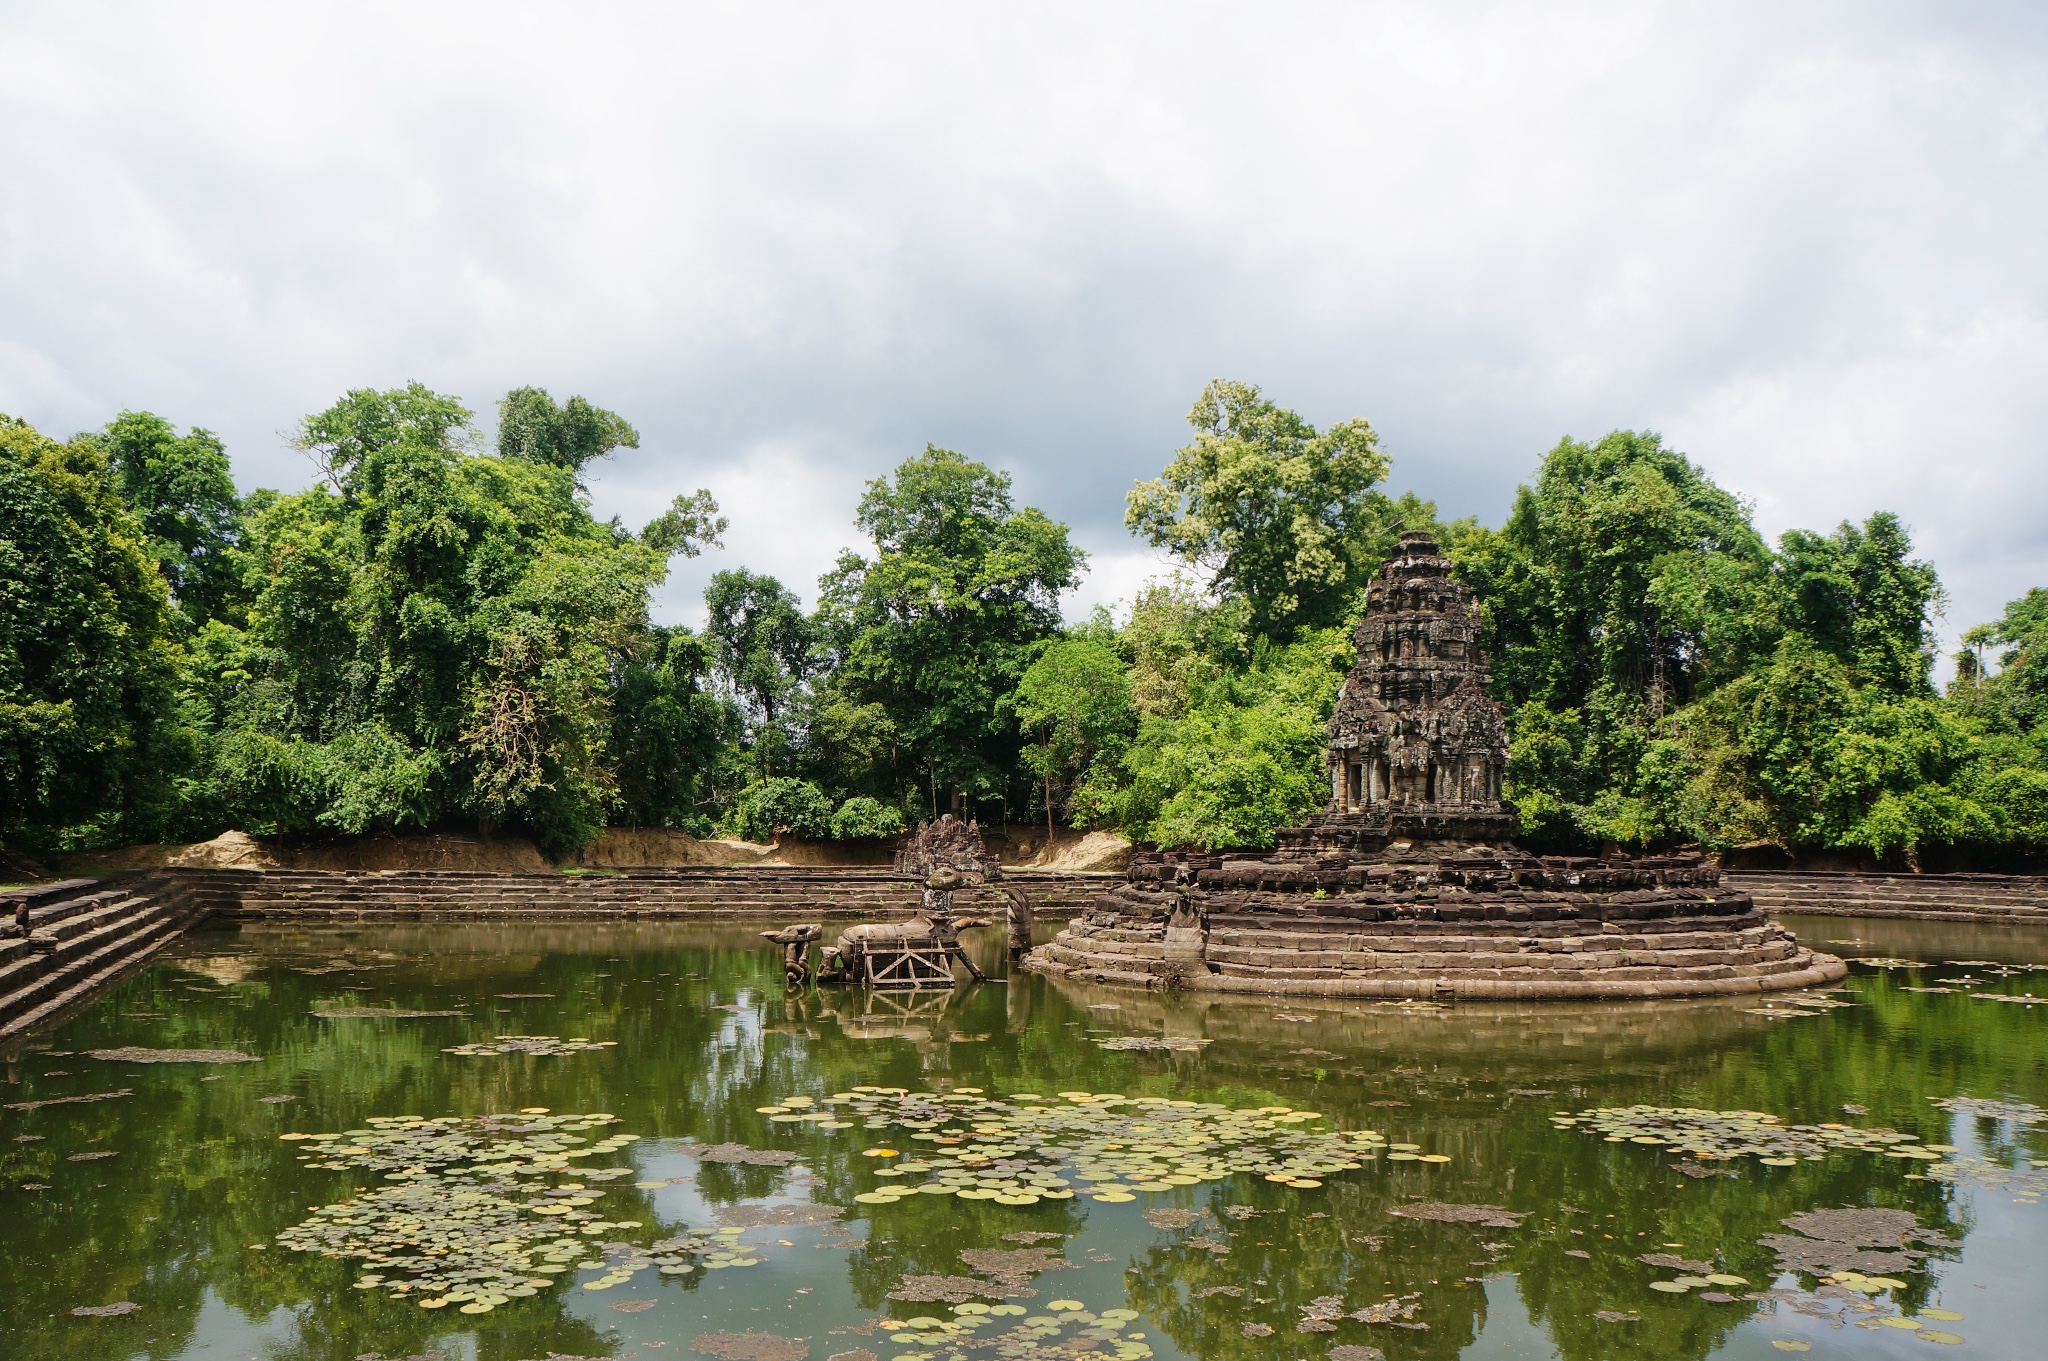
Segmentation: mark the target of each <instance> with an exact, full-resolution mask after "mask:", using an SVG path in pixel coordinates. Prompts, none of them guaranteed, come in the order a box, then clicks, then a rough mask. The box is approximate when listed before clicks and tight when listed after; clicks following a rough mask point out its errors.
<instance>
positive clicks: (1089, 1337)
mask: <svg viewBox="0 0 2048 1361" xmlns="http://www.w3.org/2000/svg"><path fill="white" fill-rule="evenodd" d="M1137 1321H1138V1312H1137V1310H1135V1309H1104V1310H1102V1311H1101V1312H1099V1313H1097V1312H1094V1311H1092V1310H1090V1309H1089V1308H1088V1307H1087V1306H1086V1305H1084V1304H1082V1303H1081V1301H1079V1300H1053V1301H1052V1302H1051V1303H1049V1304H1047V1305H1046V1306H1045V1309H1044V1311H1043V1312H1041V1313H1032V1312H1031V1311H1029V1310H1027V1309H1025V1308H1024V1306H1023V1305H1020V1304H982V1303H979V1302H973V1303H968V1304H956V1305H954V1306H953V1308H952V1311H951V1316H950V1317H940V1316H937V1315H931V1314H921V1315H919V1316H918V1317H916V1318H909V1319H893V1318H885V1319H882V1320H880V1321H879V1323H878V1326H879V1327H881V1328H882V1329H884V1330H886V1331H887V1332H888V1334H889V1337H890V1338H891V1340H893V1341H894V1342H896V1343H897V1344H899V1345H903V1346H906V1347H907V1350H904V1351H901V1352H899V1353H897V1354H896V1355H895V1357H894V1358H893V1359H892V1361H968V1358H969V1356H970V1354H971V1353H980V1354H987V1353H993V1354H994V1355H996V1356H1000V1357H1016V1358H1024V1357H1036V1356H1042V1355H1047V1354H1054V1355H1060V1356H1071V1355H1074V1354H1077V1353H1079V1352H1082V1351H1086V1352H1088V1353H1089V1354H1090V1355H1094V1356H1101V1357H1105V1358H1115V1361H1145V1358H1147V1357H1149V1356H1151V1355H1152V1347H1151V1344H1150V1343H1149V1342H1148V1341H1147V1340H1146V1336H1145V1334H1144V1333H1142V1332H1135V1331H1132V1330H1131V1325H1133V1324H1134V1323H1136V1322H1137ZM997 1329H1001V1331H1000V1332H998V1331H996V1330H997Z"/></svg>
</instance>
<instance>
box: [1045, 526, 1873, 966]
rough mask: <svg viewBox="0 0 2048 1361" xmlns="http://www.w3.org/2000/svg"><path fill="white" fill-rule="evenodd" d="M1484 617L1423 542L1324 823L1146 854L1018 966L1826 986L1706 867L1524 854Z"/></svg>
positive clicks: (1335, 733)
mask: <svg viewBox="0 0 2048 1361" xmlns="http://www.w3.org/2000/svg"><path fill="white" fill-rule="evenodd" d="M1479 623H1480V619H1479V606H1478V604H1477V602H1476V601H1474V599H1473V598H1472V592H1471V591H1470V590H1468V589H1467V588H1466V587H1465V586H1463V585H1462V584H1460V583H1459V582H1456V581H1454V580H1452V579H1451V564H1450V562H1449V560H1448V559H1446V558H1445V557H1444V556H1443V555H1442V554H1441V553H1439V552H1438V551H1437V545H1436V541H1435V539H1433V538H1432V537H1431V536H1430V535H1428V534H1404V535H1402V536H1401V545H1400V547H1399V548H1397V549H1395V550H1394V555H1393V556H1392V557H1391V558H1389V559H1388V560H1387V563H1386V566H1385V567H1384V568H1382V569H1381V571H1380V575H1379V577H1378V578H1377V579H1376V580H1374V581H1373V583H1372V585H1371V586H1370V587H1369V588H1368V591H1367V596H1366V611H1365V622H1364V623H1362V624H1360V625H1359V626H1358V631H1357V633H1356V634H1355V635H1354V636H1355V638H1356V640H1357V643H1358V664H1357V665H1356V666H1354V667H1352V668H1351V671H1350V674H1349V675H1347V676H1346V677H1345V678H1344V686H1343V689H1342V690H1341V691H1340V692H1339V694H1338V698H1337V706H1336V710H1335V712H1334V713H1333V714H1332V715H1331V717H1330V740H1329V745H1328V748H1327V750H1326V752H1325V761H1326V766H1325V770H1326V772H1327V774H1328V776H1329V781H1330V783H1329V790H1330V801H1329V805H1328V811H1326V812H1322V813H1316V814H1313V815H1311V816H1310V817H1309V818H1308V820H1307V822H1306V823H1305V824H1304V825H1302V826H1299V827H1280V828H1276V829H1275V830H1274V833H1273V839H1274V841H1275V843H1276V844H1275V845H1274V847H1273V849H1271V850H1258V849H1255V848H1250V847H1247V848H1245V849H1243V850H1227V849H1224V850H1214V851H1204V850H1200V849H1193V848H1187V847H1178V848H1163V849H1158V850H1135V851H1133V852H1132V854H1131V858H1130V863H1129V865H1128V866H1127V867H1126V868H1125V871H1124V882H1123V884H1121V885H1120V886H1118V887H1115V888H1112V889H1110V890H1109V891H1107V892H1105V893H1103V894H1101V895H1100V896H1099V897H1097V898H1096V899H1095V900H1094V902H1093V903H1092V905H1091V907H1090V909H1089V910H1088V911H1087V912H1086V913H1085V914H1083V915H1082V916H1079V917H1076V918H1074V919H1073V920H1072V921H1071V922H1069V923H1068V925H1067V926H1066V928H1065V929H1064V930H1062V931H1061V932H1060V933H1059V935H1057V936H1056V937H1054V938H1053V939H1052V940H1050V941H1048V942H1046V943H1044V944H1042V945H1040V946H1038V948H1036V949H1034V950H1032V951H1031V952H1030V953H1029V954H1027V955H1025V956H1024V959H1023V961H1022V963H1023V967H1025V968H1028V969H1035V970H1037V971H1039V972H1041V973H1046V974H1050V975H1052V976H1053V977H1055V978H1062V977H1064V978H1075V979H1087V980H1090V981H1092V982H1095V983H1112V984H1119V985H1122V986H1125V987H1140V988H1189V989H1194V990H1196V991H1205V992H1250V993H1292V994H1309V995H1320V996H1326V997H1377V998H1394V997H1403V998H1411V999H1427V1000H1432V1001H1436V1002H1443V1001H1446V1000H1456V999H1458V998H1495V999H1517V1000H1541V999H1565V998H1573V999H1580V1000H1584V999H1592V998H1610V997H1611V998H1645V997H1713V996H1742V995H1753V994H1756V993H1760V992H1774V991H1777V990H1779V989H1782V988H1804V987H1812V986H1814V985H1816V984H1819V983H1831V982H1834V981H1836V980H1838V979H1840V978H1841V977H1842V976H1843V975H1844V974H1846V973H1847V972H1848V965H1846V964H1844V963H1843V962H1842V961H1841V960H1839V959H1837V958H1835V957H1834V956H1832V955H1825V954H1819V953H1816V952H1815V951H1812V950H1809V949H1807V948H1806V947H1805V946H1802V945H1800V944H1799V942H1798V941H1796V940H1794V939H1793V938H1792V936H1791V935H1790V934H1789V933H1787V932H1786V931H1785V930H1784V928H1782V927H1780V926H1778V925H1777V924H1775V923H1774V922H1772V921H1771V920H1770V919H1769V918H1768V917H1767V916H1766V915H1765V914H1764V913H1763V912H1761V911H1759V910H1758V909H1757V906H1756V903H1755V902H1754V901H1753V900H1752V899H1751V898H1750V896H1749V895H1748V894H1746V893H1744V892H1742V891H1741V890H1740V889H1735V888H1730V887H1725V886H1723V885H1722V883H1721V870H1720V867H1719V866H1717V865H1714V864H1712V863H1710V862H1708V861H1706V860H1704V859H1703V858H1702V857H1701V856H1700V855H1699V854H1698V853H1697V852H1695V851H1676V852H1671V853H1668V854H1664V855H1646V856H1637V857H1632V858H1626V859H1615V860H1605V859H1598V858H1595V857H1592V856H1538V855H1532V854H1531V853H1530V852H1528V851H1526V850H1524V849H1522V848H1521V847H1519V846H1517V845H1516V844H1515V840H1514V837H1515V830H1516V818H1515V812H1514V809H1513V808H1512V807H1511V806H1510V805H1509V804H1508V803H1506V802H1505V801H1504V800H1503V799H1502V798H1501V777H1502V776H1503V775H1504V774H1505V773H1506V769H1507V760H1508V743H1507V725H1506V723H1505V722H1504V721H1503V718H1502V714H1501V709H1500V706H1499V705H1498V704H1496V703H1494V701H1493V700H1492V698H1491V697H1489V696H1488V695H1487V693H1486V680H1487V665H1486V656H1485V654H1484V653H1483V652H1481V651H1480V648H1479Z"/></svg>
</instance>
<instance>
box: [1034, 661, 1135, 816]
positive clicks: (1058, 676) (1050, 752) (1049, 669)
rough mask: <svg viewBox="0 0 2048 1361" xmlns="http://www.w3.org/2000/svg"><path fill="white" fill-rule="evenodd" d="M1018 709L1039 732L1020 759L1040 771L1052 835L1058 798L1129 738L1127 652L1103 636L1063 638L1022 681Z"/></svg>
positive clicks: (1132, 726) (1131, 729)
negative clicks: (1120, 651)
mask: <svg viewBox="0 0 2048 1361" xmlns="http://www.w3.org/2000/svg"><path fill="white" fill-rule="evenodd" d="M1016 712H1017V721H1018V722H1019V723H1021V724H1022V725H1023V728H1024V731H1025V733H1026V734H1027V735H1028V736H1029V737H1031V738H1033V739H1035V740H1034V741H1033V742H1032V744H1031V745H1029V746H1027V747H1025V748H1024V751H1023V759H1024V764H1025V768H1026V769H1028V770H1030V771H1032V772H1033V773H1034V774H1036V775H1037V776H1038V777H1039V781H1040V789H1041V792H1042V794H1043V797H1044V801H1045V835H1046V839H1047V840H1048V841H1050V840H1051V839H1052V835H1053V818H1054V815H1055V805H1056V804H1057V803H1062V802H1066V801H1067V799H1066V797H1065V796H1066V795H1068V794H1069V793H1070V792H1071V791H1072V789H1073V788H1074V787H1075V786H1076V785H1077V784H1079V783H1080V782H1081V781H1082V780H1084V779H1086V778H1087V776H1088V774H1089V771H1090V770H1091V768H1092V767H1093V766H1094V765H1095V763H1096V762H1097V761H1114V760H1116V759H1117V758H1118V757H1119V756H1121V755H1122V754H1123V751H1124V748H1126V747H1127V746H1129V745H1130V740H1131V736H1132V733H1133V732H1134V730H1135V729H1136V727H1137V719H1138V714H1137V709H1136V707H1135V705H1134V704H1133V702H1132V692H1131V681H1130V676H1129V672H1128V670H1127V668H1126V665H1125V662H1124V659H1123V658H1122V657H1120V656H1118V655H1117V653H1116V651H1115V650H1114V649H1113V648H1112V647H1110V646H1109V645H1108V644H1107V643H1106V642H1104V641H1102V640H1100V639H1097V638H1089V637H1080V638H1063V639H1061V640H1060V641H1059V642H1056V643H1054V644H1052V645H1051V646H1050V647H1048V648H1046V649H1045V651H1043V652H1041V653H1040V654H1039V655H1038V660H1037V661H1035V662H1033V663H1032V664H1031V668H1030V669H1029V670H1028V671H1026V672H1025V673H1024V679H1023V680H1021V681H1019V682H1018V684H1017V696H1016ZM1056 795H1057V796H1059V797H1056Z"/></svg>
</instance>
